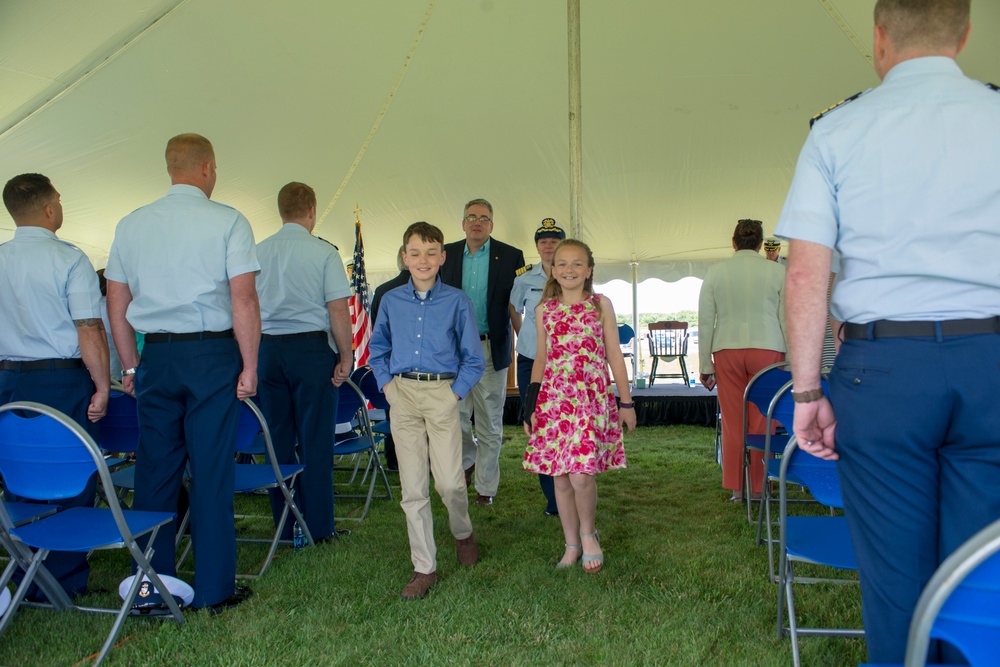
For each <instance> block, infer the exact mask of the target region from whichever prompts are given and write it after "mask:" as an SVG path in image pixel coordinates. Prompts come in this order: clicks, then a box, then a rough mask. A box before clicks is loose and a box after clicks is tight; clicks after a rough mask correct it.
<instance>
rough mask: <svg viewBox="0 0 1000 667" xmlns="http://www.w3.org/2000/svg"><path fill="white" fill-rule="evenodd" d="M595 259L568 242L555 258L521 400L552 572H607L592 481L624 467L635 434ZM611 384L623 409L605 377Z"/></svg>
mask: <svg viewBox="0 0 1000 667" xmlns="http://www.w3.org/2000/svg"><path fill="white" fill-rule="evenodd" d="M593 272H594V256H593V254H591V252H590V248H589V247H587V245H586V244H585V243H583V242H581V241H577V240H576V239H566V240H565V241H562V242H561V243H560V244H559V246H558V247H557V248H556V251H555V254H554V255H553V256H552V274H551V276H550V277H549V280H548V282H547V283H546V285H545V291H544V292H543V293H542V300H541V302H540V303H539V304H538V307H537V308H536V310H535V322H536V323H537V326H538V353H537V356H536V357H535V364H534V366H533V367H532V371H531V385H530V386H529V388H528V394H527V397H526V400H525V410H524V415H525V419H524V421H525V425H524V430H525V432H526V433H527V434H528V436H529V437H528V449H527V451H526V452H525V454H524V469H525V470H528V471H529V472H533V473H538V474H542V475H551V476H552V477H553V478H554V482H555V489H556V505H558V507H559V519H560V520H561V521H562V527H563V533H564V534H565V537H566V551H565V553H564V554H563V557H562V560H560V561H559V564H558V565H556V567H568V566H570V565H572V564H573V563H575V562H576V561H577V560H582V561H583V569H584V571H585V572H588V573H596V572H599V571H600V570H601V568H602V567H603V566H604V553H603V552H602V551H601V546H600V544H599V543H598V535H597V530H596V528H595V519H596V514H597V480H596V478H595V475H596V474H597V473H599V472H604V471H605V470H612V469H615V468H624V467H625V450H624V449H623V448H622V427H623V426H627V427H628V430H629V432H631V431H632V429H634V428H635V409H634V408H633V407H632V395H631V393H630V391H629V385H628V376H627V374H626V372H625V359H624V358H623V357H622V353H621V347H619V344H618V324H617V322H616V321H615V311H614V308H612V306H611V302H610V301H609V300H608V299H607V297H604V296H601V295H599V294H594V291H593ZM609 364H610V366H611V372H612V373H613V374H614V377H615V384H616V386H617V387H618V395H619V396H620V397H621V401H622V403H621V407H620V408H618V407H616V406H615V397H614V393H613V392H612V388H611V378H610V377H609V376H608V365H609Z"/></svg>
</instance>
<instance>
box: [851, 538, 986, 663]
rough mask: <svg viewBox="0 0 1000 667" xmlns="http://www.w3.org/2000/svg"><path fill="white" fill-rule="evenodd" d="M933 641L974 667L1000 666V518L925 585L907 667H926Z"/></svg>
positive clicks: (915, 616) (912, 626)
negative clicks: (999, 654)
mask: <svg viewBox="0 0 1000 667" xmlns="http://www.w3.org/2000/svg"><path fill="white" fill-rule="evenodd" d="M932 639H939V640H943V641H945V642H948V643H949V644H951V645H952V646H954V647H955V648H956V649H958V650H959V651H960V652H961V653H962V655H963V656H964V657H965V659H966V660H967V661H968V662H969V665H971V667H987V666H989V667H993V666H995V665H996V664H997V663H998V659H997V652H998V650H1000V520H997V521H994V522H993V523H991V524H990V525H988V526H986V528H983V529H982V530H980V531H979V532H978V533H976V534H975V535H973V536H972V537H971V538H969V539H968V540H967V541H966V542H965V544H963V545H962V546H961V547H959V548H958V549H957V550H956V551H955V553H953V554H951V555H950V556H948V558H946V559H945V561H944V562H943V563H941V565H940V566H939V567H938V569H937V570H936V571H935V572H934V576H932V577H931V580H930V581H928V582H927V585H926V586H924V591H923V593H921V595H920V599H919V600H918V601H917V607H916V610H915V611H914V612H913V620H912V621H911V622H910V633H909V636H908V637H907V641H906V658H905V662H904V664H905V667H923V666H924V665H926V664H927V650H928V648H929V646H930V642H931V640H932ZM862 667H869V666H865V665H862ZM870 667H878V666H876V665H870ZM885 667H888V666H885Z"/></svg>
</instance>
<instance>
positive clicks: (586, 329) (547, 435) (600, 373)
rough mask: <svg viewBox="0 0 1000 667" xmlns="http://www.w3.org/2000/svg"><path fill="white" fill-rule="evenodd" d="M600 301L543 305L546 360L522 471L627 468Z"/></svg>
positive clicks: (584, 471) (553, 301)
mask: <svg viewBox="0 0 1000 667" xmlns="http://www.w3.org/2000/svg"><path fill="white" fill-rule="evenodd" d="M599 300H600V296H598V295H594V297H593V298H592V299H585V300H584V301H581V302H580V303H576V304H573V305H572V306H566V305H563V304H561V303H560V302H559V301H558V299H551V300H549V301H544V302H543V305H542V324H543V325H544V328H545V332H546V336H547V338H548V346H549V347H548V356H547V357H546V364H545V374H544V376H543V377H542V387H541V390H540V391H539V392H538V403H537V405H536V407H535V418H536V423H535V430H534V432H533V433H532V434H531V437H530V438H528V449H527V451H525V453H524V463H523V465H524V469H525V470H527V471H529V472H533V473H538V474H542V475H552V476H556V475H565V474H567V473H582V474H586V475H593V474H596V473H599V472H604V471H605V470H611V469H614V468H624V467H625V449H624V448H623V447H622V429H621V426H619V425H618V407H617V405H616V404H615V397H614V394H613V393H612V389H611V378H610V376H609V375H608V366H607V363H606V360H605V356H604V330H603V328H602V327H601V318H600V315H599V314H598V310H597V305H596V304H597V303H598V302H599Z"/></svg>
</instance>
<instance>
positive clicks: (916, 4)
mask: <svg viewBox="0 0 1000 667" xmlns="http://www.w3.org/2000/svg"><path fill="white" fill-rule="evenodd" d="M971 4H972V0H878V1H877V2H876V3H875V25H877V26H881V27H882V28H883V29H884V30H885V32H886V35H888V37H889V39H891V40H892V43H893V45H894V46H895V47H896V48H897V49H912V48H916V49H929V50H936V49H940V48H955V47H958V46H959V45H961V43H962V40H963V39H964V38H965V33H966V31H967V30H968V29H969V13H970V6H971Z"/></svg>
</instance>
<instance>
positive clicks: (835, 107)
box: [809, 91, 866, 128]
mask: <svg viewBox="0 0 1000 667" xmlns="http://www.w3.org/2000/svg"><path fill="white" fill-rule="evenodd" d="M865 92H866V91H861V92H860V93H854V94H853V95H851V96H850V97H848V98H847V99H846V100H841V101H840V102H837V103H836V104H834V105H833V106H832V107H829V108H827V109H824V110H823V111H820V112H819V113H818V114H816V115H815V116H813V117H812V118H810V119H809V127H810V128H812V126H813V124H814V123H815V122H816V121H818V120H819V119H820V118H822V117H823V116H825V115H827V114H828V113H830V112H831V111H833V110H834V109H839V108H840V107H842V106H844V105H845V104H847V103H848V102H853V101H854V100H856V99H858V98H859V97H861V96H862V95H864V94H865Z"/></svg>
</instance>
